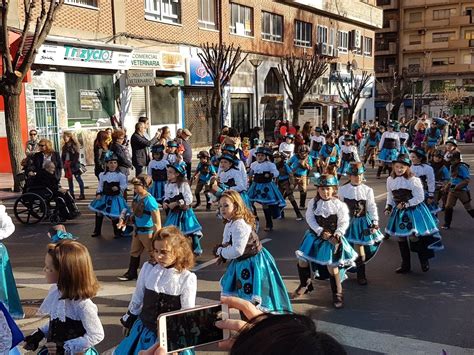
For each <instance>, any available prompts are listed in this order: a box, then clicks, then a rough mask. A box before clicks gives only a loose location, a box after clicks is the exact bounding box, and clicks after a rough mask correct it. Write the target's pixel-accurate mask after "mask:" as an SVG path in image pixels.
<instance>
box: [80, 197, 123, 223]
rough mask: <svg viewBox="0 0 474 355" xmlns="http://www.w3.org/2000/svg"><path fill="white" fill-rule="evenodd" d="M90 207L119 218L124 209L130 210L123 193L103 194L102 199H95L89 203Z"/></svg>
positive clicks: (97, 211) (95, 210) (92, 209)
mask: <svg viewBox="0 0 474 355" xmlns="http://www.w3.org/2000/svg"><path fill="white" fill-rule="evenodd" d="M89 209H90V210H91V211H94V212H96V213H101V214H103V215H104V216H107V217H110V218H119V217H120V214H121V213H122V211H123V210H124V209H126V210H127V211H128V212H130V209H129V207H128V205H127V201H125V199H124V198H123V196H122V195H116V196H107V195H102V197H101V198H100V199H98V200H97V199H95V200H93V201H92V202H91V203H90V204H89Z"/></svg>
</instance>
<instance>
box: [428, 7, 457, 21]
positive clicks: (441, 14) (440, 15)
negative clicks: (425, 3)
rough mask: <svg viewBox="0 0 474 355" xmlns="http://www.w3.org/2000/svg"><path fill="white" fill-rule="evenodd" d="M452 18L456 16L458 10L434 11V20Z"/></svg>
mask: <svg viewBox="0 0 474 355" xmlns="http://www.w3.org/2000/svg"><path fill="white" fill-rule="evenodd" d="M450 16H456V9H442V10H433V20H445V19H448V18H449V17H450Z"/></svg>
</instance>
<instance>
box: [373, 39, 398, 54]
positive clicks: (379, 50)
mask: <svg viewBox="0 0 474 355" xmlns="http://www.w3.org/2000/svg"><path fill="white" fill-rule="evenodd" d="M395 54H397V44H396V43H395V42H390V43H388V45H380V46H376V47H375V55H395Z"/></svg>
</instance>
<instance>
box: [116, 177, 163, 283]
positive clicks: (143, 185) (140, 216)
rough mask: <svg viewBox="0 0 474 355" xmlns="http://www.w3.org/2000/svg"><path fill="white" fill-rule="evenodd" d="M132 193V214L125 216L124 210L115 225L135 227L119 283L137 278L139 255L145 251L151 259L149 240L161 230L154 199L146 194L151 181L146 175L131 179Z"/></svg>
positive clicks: (151, 250)
mask: <svg viewBox="0 0 474 355" xmlns="http://www.w3.org/2000/svg"><path fill="white" fill-rule="evenodd" d="M131 183H132V184H133V191H134V194H135V196H134V197H133V201H132V214H131V215H127V213H126V212H127V211H126V210H124V211H123V213H122V215H121V216H120V221H119V223H118V224H117V227H118V228H121V229H123V228H125V227H126V226H127V224H133V225H134V226H135V233H134V234H133V237H132V243H131V245H130V263H129V265H128V270H127V271H126V272H125V274H123V275H122V276H119V277H118V279H119V280H121V281H131V280H135V279H136V278H137V277H138V267H139V266H140V255H141V254H142V253H143V251H144V250H145V251H147V252H148V255H149V257H150V259H152V258H153V247H152V245H151V238H152V237H153V233H155V232H156V231H157V230H159V229H161V217H160V211H159V207H158V202H156V199H155V198H154V197H153V196H152V195H151V194H150V193H149V192H148V188H149V187H150V185H151V183H152V180H151V177H149V176H148V175H145V174H142V175H139V176H137V177H136V178H133V179H132V181H131Z"/></svg>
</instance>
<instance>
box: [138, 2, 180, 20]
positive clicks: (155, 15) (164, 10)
mask: <svg viewBox="0 0 474 355" xmlns="http://www.w3.org/2000/svg"><path fill="white" fill-rule="evenodd" d="M180 7H181V0H145V18H146V19H149V20H156V21H162V22H169V23H181V19H180Z"/></svg>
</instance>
